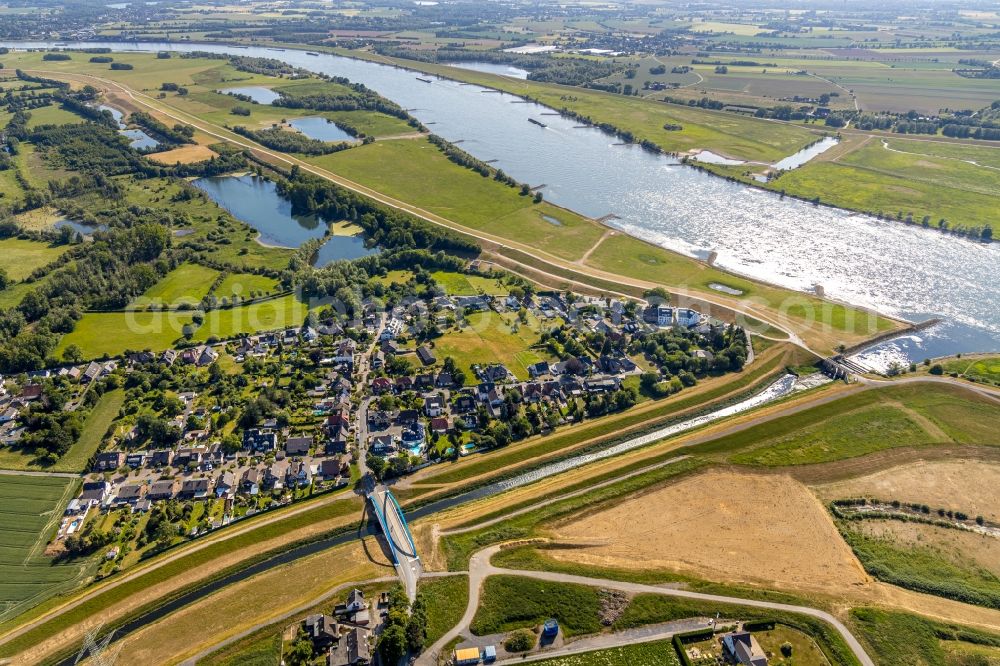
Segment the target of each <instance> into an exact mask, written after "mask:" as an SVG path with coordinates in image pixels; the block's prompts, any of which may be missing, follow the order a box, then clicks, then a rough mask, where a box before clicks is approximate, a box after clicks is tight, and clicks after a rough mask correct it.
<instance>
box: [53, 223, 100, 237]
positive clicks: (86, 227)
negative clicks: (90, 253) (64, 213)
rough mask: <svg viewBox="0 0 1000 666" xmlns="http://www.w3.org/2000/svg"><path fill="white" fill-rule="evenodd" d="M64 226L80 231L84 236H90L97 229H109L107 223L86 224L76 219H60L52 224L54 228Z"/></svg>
mask: <svg viewBox="0 0 1000 666" xmlns="http://www.w3.org/2000/svg"><path fill="white" fill-rule="evenodd" d="M64 227H69V228H70V229H72V230H73V231H76V232H79V233H81V234H83V235H84V236H90V235H91V234H93V233H94V232H95V231H107V230H108V225H106V224H97V225H94V224H84V223H83V222H77V221H76V220H59V221H57V222H56V223H55V224H53V225H52V228H53V229H62V228H64Z"/></svg>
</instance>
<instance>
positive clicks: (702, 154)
mask: <svg viewBox="0 0 1000 666" xmlns="http://www.w3.org/2000/svg"><path fill="white" fill-rule="evenodd" d="M691 159H694V160H698V161H699V162H704V163H705V164H720V165H722V166H737V165H739V164H746V162H744V161H743V160H733V159H730V158H728V157H723V156H722V155H716V154H715V153H713V152H712V151H711V150H699V151H698V152H697V153H694V154H692V155H691Z"/></svg>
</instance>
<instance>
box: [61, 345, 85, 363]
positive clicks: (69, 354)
mask: <svg viewBox="0 0 1000 666" xmlns="http://www.w3.org/2000/svg"><path fill="white" fill-rule="evenodd" d="M63 360H64V361H66V362H67V363H79V362H80V361H82V360H83V350H82V349H80V348H79V347H78V346H77V345H72V344H71V345H67V346H66V349H64V350H63Z"/></svg>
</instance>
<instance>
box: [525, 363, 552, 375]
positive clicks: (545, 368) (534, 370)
mask: <svg viewBox="0 0 1000 666" xmlns="http://www.w3.org/2000/svg"><path fill="white" fill-rule="evenodd" d="M547 374H549V363H548V361H539V362H538V363H532V364H531V365H529V366H528V375H530V376H531V377H532V379H534V378H535V377H541V376H542V375H547Z"/></svg>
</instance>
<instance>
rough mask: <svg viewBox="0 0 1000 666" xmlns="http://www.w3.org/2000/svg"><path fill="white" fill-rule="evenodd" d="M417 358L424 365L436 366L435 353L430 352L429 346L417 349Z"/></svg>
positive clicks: (421, 346)
mask: <svg viewBox="0 0 1000 666" xmlns="http://www.w3.org/2000/svg"><path fill="white" fill-rule="evenodd" d="M417 358H418V359H420V362H421V363H423V364H424V365H434V363H436V362H437V359H436V358H435V357H434V353H433V352H432V351H431V350H430V348H429V347H428V346H427V345H420V346H419V347H417Z"/></svg>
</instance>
